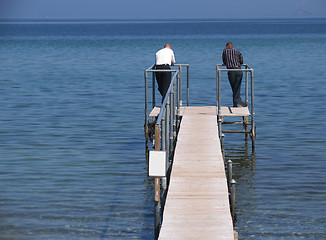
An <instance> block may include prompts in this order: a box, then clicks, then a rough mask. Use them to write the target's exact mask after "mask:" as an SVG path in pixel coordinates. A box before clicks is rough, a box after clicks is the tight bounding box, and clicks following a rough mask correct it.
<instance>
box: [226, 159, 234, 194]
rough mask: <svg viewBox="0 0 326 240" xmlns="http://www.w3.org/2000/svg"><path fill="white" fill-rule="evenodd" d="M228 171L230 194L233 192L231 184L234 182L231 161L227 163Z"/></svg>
mask: <svg viewBox="0 0 326 240" xmlns="http://www.w3.org/2000/svg"><path fill="white" fill-rule="evenodd" d="M227 169H228V188H229V192H231V182H232V174H233V173H232V160H231V159H230V160H229V161H228V162H227Z"/></svg>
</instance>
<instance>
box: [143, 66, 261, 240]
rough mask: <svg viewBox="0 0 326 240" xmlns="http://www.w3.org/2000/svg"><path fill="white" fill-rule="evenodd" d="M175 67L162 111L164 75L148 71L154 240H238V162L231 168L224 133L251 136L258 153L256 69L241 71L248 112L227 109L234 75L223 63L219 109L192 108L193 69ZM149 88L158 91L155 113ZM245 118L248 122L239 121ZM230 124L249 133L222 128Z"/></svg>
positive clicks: (218, 85) (218, 88)
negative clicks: (227, 77) (226, 92)
mask: <svg viewBox="0 0 326 240" xmlns="http://www.w3.org/2000/svg"><path fill="white" fill-rule="evenodd" d="M175 67H178V68H179V69H171V70H170V71H171V73H174V74H173V76H172V79H171V84H170V87H169V90H168V92H167V94H166V96H165V98H164V99H163V101H162V104H161V107H157V106H156V104H155V103H156V97H155V95H156V94H155V93H156V87H155V73H156V72H159V71H163V70H156V69H154V68H153V66H152V67H150V68H149V69H147V70H145V138H146V147H147V150H148V151H149V149H148V146H149V145H148V139H150V140H151V141H153V149H154V150H152V151H149V154H148V155H147V156H148V160H149V161H148V163H149V176H150V177H154V178H155V203H154V212H155V218H154V239H160V240H173V239H178V240H182V239H219V240H231V239H235V240H236V239H238V236H237V233H236V232H235V231H234V220H235V181H234V180H233V179H232V161H228V163H227V164H226V163H225V159H224V155H223V153H224V133H245V137H246V139H247V136H248V134H250V136H251V139H252V149H253V151H254V143H255V135H256V133H255V121H254V116H255V111H254V88H253V84H254V82H253V69H252V68H250V67H249V66H248V65H243V68H242V69H241V70H239V69H237V70H236V71H243V72H245V102H246V103H247V105H248V107H227V106H221V78H222V72H226V71H232V70H230V69H225V66H223V65H219V64H218V65H217V68H216V71H217V75H216V76H217V78H216V94H217V95H216V99H217V101H216V106H196V107H195V106H189V65H187V64H179V65H177V64H176V66H175ZM182 67H187V85H186V86H187V106H182ZM165 71H166V70H165ZM150 73H152V81H151V84H149V81H148V80H149V76H148V75H149V74H150ZM249 76H250V81H249ZM149 85H151V86H149ZM149 87H151V88H152V100H151V104H152V109H151V110H150V109H149V103H150V101H149V96H148V95H149V91H148V88H149ZM249 87H250V88H249ZM249 92H250V93H251V98H250V99H249V97H248V96H249ZM232 117H235V118H232ZM239 117H242V121H239V120H238V121H234V119H237V118H239ZM149 118H152V121H150V120H149ZM230 118H231V119H232V120H231V121H229V120H230ZM226 120H228V121H226ZM227 124H232V125H234V124H240V125H242V126H243V129H244V130H241V129H240V130H235V129H234V128H232V129H222V125H227ZM226 165H227V169H228V171H227V174H226ZM226 175H227V176H226ZM230 205H231V206H230Z"/></svg>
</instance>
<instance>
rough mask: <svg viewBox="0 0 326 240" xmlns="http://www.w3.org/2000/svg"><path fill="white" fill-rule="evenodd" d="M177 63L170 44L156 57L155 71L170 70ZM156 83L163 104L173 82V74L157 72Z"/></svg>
mask: <svg viewBox="0 0 326 240" xmlns="http://www.w3.org/2000/svg"><path fill="white" fill-rule="evenodd" d="M174 62H175V57H174V53H173V50H172V49H171V46H170V44H165V46H164V48H163V49H161V50H159V51H158V52H157V53H156V55H155V69H157V70H170V69H171V68H170V65H173V64H174ZM155 76H156V81H157V84H158V90H159V92H160V93H161V95H162V102H163V100H164V97H165V94H166V92H167V91H168V89H169V86H170V82H171V72H168V71H164V72H156V73H155Z"/></svg>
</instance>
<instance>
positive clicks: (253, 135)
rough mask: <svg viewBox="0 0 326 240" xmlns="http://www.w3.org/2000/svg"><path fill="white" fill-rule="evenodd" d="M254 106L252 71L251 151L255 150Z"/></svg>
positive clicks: (252, 77) (252, 74) (252, 76)
mask: <svg viewBox="0 0 326 240" xmlns="http://www.w3.org/2000/svg"><path fill="white" fill-rule="evenodd" d="M254 106H255V104H254V70H251V135H252V136H251V139H252V150H253V151H254V150H255V140H256V125H255V107H254Z"/></svg>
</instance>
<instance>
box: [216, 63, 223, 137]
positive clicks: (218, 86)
mask: <svg viewBox="0 0 326 240" xmlns="http://www.w3.org/2000/svg"><path fill="white" fill-rule="evenodd" d="M216 72H217V76H216V89H217V91H216V94H217V96H216V105H217V109H218V113H217V117H218V120H217V121H218V136H219V138H220V139H221V137H222V118H221V72H220V71H219V69H218V65H217V66H216Z"/></svg>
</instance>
